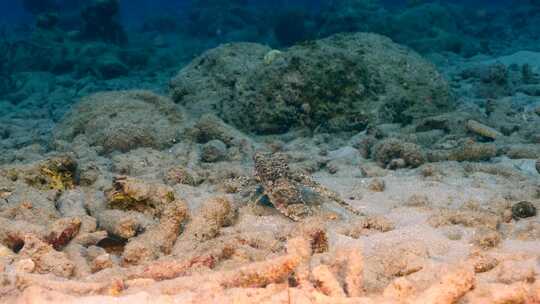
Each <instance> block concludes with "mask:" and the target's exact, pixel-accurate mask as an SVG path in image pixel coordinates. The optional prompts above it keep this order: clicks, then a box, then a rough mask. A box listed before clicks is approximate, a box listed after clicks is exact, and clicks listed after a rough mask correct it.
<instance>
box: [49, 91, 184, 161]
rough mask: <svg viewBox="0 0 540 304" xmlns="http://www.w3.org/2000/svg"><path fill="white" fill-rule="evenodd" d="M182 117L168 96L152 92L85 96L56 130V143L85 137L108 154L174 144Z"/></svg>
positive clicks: (122, 92)
mask: <svg viewBox="0 0 540 304" xmlns="http://www.w3.org/2000/svg"><path fill="white" fill-rule="evenodd" d="M181 121H182V114H181V112H180V111H179V109H178V108H177V107H176V106H175V104H174V103H173V102H172V101H171V100H169V99H168V98H166V97H162V96H159V95H156V94H154V93H152V92H148V91H118V92H103V93H96V94H94V95H90V96H88V97H85V98H83V99H82V100H81V102H79V103H78V104H77V105H76V106H75V107H74V108H73V109H72V110H71V112H69V113H68V114H67V115H66V116H65V118H64V119H63V120H62V122H61V123H60V124H59V125H58V126H57V127H56V129H55V130H54V138H55V139H56V140H66V141H71V140H73V139H74V138H75V137H77V136H80V135H84V139H85V140H86V141H87V142H88V143H89V144H90V145H92V146H100V147H102V148H103V152H104V153H111V152H113V151H122V152H126V151H129V150H133V149H136V148H140V147H152V148H157V149H162V148H165V147H168V146H170V145H172V144H173V143H174V141H175V139H176V137H177V133H178V132H179V123H180V122H181Z"/></svg>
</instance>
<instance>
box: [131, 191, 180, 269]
mask: <svg viewBox="0 0 540 304" xmlns="http://www.w3.org/2000/svg"><path fill="white" fill-rule="evenodd" d="M186 217H187V206H186V204H185V203H184V202H182V201H179V200H176V201H174V202H171V203H169V204H168V205H167V206H165V207H164V210H163V211H162V212H161V217H160V219H159V223H158V224H156V225H154V226H152V227H150V228H148V229H147V230H146V231H145V232H144V233H143V234H142V235H140V236H137V237H136V238H133V239H131V240H129V242H128V243H127V245H126V247H125V249H124V253H123V255H122V260H123V262H124V263H125V264H140V263H142V262H146V261H151V260H154V259H156V258H158V257H159V255H160V254H169V253H171V250H172V247H173V244H174V242H175V241H176V238H177V236H178V234H179V233H180V228H181V224H182V222H183V221H184V220H185V219H186Z"/></svg>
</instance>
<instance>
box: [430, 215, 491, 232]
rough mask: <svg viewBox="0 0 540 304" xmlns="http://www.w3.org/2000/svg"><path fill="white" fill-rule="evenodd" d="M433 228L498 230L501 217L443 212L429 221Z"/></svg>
mask: <svg viewBox="0 0 540 304" xmlns="http://www.w3.org/2000/svg"><path fill="white" fill-rule="evenodd" d="M428 222H429V224H430V225H431V226H433V227H441V226H446V225H463V226H465V227H487V228H490V229H493V230H496V229H497V227H498V225H499V223H500V217H498V216H496V215H494V214H492V213H489V212H485V211H473V210H441V211H440V212H439V213H438V214H435V215H433V216H431V217H430V218H429V220H428Z"/></svg>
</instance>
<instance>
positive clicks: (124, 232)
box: [96, 209, 153, 239]
mask: <svg viewBox="0 0 540 304" xmlns="http://www.w3.org/2000/svg"><path fill="white" fill-rule="evenodd" d="M96 216H97V217H98V223H99V227H100V228H101V229H104V230H106V231H107V232H108V233H109V234H111V235H113V236H118V237H121V238H124V239H129V238H132V237H134V236H136V235H137V234H138V233H139V232H141V231H144V230H145V229H146V228H147V227H149V226H150V225H152V224H153V220H152V219H151V218H149V217H148V216H146V215H144V214H142V213H140V212H137V211H122V210H114V209H113V210H103V211H101V212H98V213H97V214H96Z"/></svg>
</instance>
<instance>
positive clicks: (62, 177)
mask: <svg viewBox="0 0 540 304" xmlns="http://www.w3.org/2000/svg"><path fill="white" fill-rule="evenodd" d="M76 174H77V161H76V160H75V159H74V158H73V157H72V156H71V155H69V154H61V155H56V156H50V157H48V158H46V159H44V160H41V161H37V162H33V163H29V164H26V165H23V166H13V167H7V168H3V169H2V170H1V172H0V175H2V176H5V177H7V178H8V179H10V180H12V181H16V180H19V179H20V180H22V181H24V182H25V183H26V184H28V185H29V186H32V187H34V188H36V189H39V190H58V191H64V190H68V189H72V188H73V187H74V186H75V184H76ZM8 193H10V192H9V191H8Z"/></svg>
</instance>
